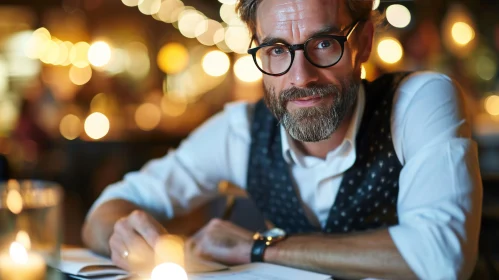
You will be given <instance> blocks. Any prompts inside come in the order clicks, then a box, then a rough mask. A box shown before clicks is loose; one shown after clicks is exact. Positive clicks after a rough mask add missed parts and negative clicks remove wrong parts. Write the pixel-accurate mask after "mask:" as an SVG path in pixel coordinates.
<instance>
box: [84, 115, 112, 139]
mask: <svg viewBox="0 0 499 280" xmlns="http://www.w3.org/2000/svg"><path fill="white" fill-rule="evenodd" d="M109 127H110V125H109V119H108V118H107V117H106V116H105V115H104V114H102V113H98V112H96V113H93V114H91V115H90V116H88V117H87V119H86V120H85V133H87V135H88V136H89V137H90V138H92V139H94V140H98V139H101V138H103V137H104V136H106V135H107V133H108V132H109Z"/></svg>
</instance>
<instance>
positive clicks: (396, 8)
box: [386, 4, 411, 28]
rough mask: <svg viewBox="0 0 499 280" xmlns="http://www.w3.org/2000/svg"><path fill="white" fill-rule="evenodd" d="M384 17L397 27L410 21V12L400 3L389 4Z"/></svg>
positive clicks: (403, 25) (402, 26)
mask: <svg viewBox="0 0 499 280" xmlns="http://www.w3.org/2000/svg"><path fill="white" fill-rule="evenodd" d="M386 19H387V20H388V22H389V23H390V24H391V25H393V26H394V27H397V28H404V27H406V26H407V25H409V23H410V22H411V12H410V11H409V9H407V8H406V7H405V6H403V5H400V4H393V5H390V6H389V7H388V8H387V9H386Z"/></svg>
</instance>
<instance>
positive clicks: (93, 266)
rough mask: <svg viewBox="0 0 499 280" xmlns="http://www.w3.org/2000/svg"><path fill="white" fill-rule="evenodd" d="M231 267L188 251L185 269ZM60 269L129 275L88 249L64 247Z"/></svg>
mask: <svg viewBox="0 0 499 280" xmlns="http://www.w3.org/2000/svg"><path fill="white" fill-rule="evenodd" d="M228 268H229V267H228V266H225V265H222V264H219V263H216V262H211V261H207V260H203V259H200V258H198V257H195V256H193V255H191V254H189V253H188V252H186V260H185V269H186V271H187V272H189V273H203V272H212V271H221V270H227V269H228ZM57 269H59V270H60V271H62V272H64V273H67V274H72V275H79V276H87V277H89V276H109V275H129V273H128V272H127V271H125V270H122V269H120V268H118V267H116V266H115V265H114V264H113V262H112V261H111V260H110V259H109V258H106V257H102V256H99V255H97V254H95V253H92V252H91V251H90V250H88V249H81V248H78V249H63V250H62V253H61V262H60V264H59V267H57Z"/></svg>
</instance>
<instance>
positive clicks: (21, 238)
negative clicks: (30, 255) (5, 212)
mask: <svg viewBox="0 0 499 280" xmlns="http://www.w3.org/2000/svg"><path fill="white" fill-rule="evenodd" d="M16 242H17V243H19V244H21V245H23V247H24V248H26V249H27V250H29V249H31V240H30V238H29V235H28V233H27V232H25V231H24V230H20V231H19V232H18V233H17V235H16Z"/></svg>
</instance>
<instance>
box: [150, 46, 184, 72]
mask: <svg viewBox="0 0 499 280" xmlns="http://www.w3.org/2000/svg"><path fill="white" fill-rule="evenodd" d="M157 62H158V66H159V69H161V70H162V71H163V72H165V73H166V74H176V73H179V72H182V71H183V70H184V69H185V67H187V65H188V64H189V52H188V51H187V48H186V47H184V45H182V44H180V43H169V44H166V45H164V46H163V47H162V48H161V50H160V51H159V53H158V59H157Z"/></svg>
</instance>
